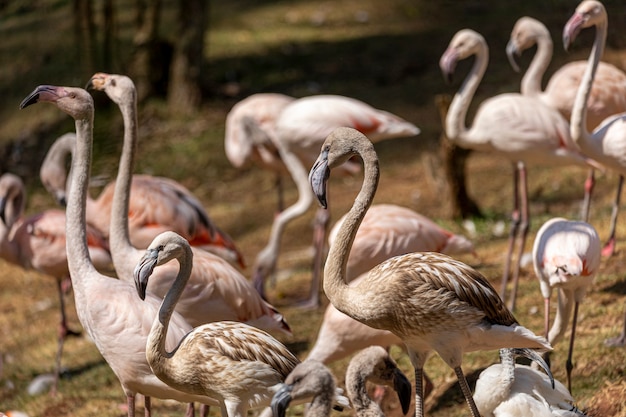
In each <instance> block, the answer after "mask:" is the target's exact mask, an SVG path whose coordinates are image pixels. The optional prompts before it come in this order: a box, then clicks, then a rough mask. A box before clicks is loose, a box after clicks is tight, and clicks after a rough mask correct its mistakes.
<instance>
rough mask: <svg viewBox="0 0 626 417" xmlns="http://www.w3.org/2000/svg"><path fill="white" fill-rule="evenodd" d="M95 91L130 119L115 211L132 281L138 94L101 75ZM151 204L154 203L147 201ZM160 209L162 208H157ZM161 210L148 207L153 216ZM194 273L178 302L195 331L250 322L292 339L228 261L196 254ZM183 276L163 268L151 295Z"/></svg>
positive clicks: (116, 248) (120, 266)
mask: <svg viewBox="0 0 626 417" xmlns="http://www.w3.org/2000/svg"><path fill="white" fill-rule="evenodd" d="M89 86H91V87H92V88H94V89H96V90H102V91H104V92H105V93H106V94H107V95H108V96H109V97H110V98H111V99H112V100H113V101H114V102H115V103H117V104H118V105H119V106H120V109H121V111H122V114H123V115H124V120H125V126H126V130H125V134H124V145H123V148H122V155H121V157H120V164H119V171H118V175H117V179H116V183H115V187H114V190H115V193H114V196H113V201H112V207H111V233H110V244H111V254H112V256H113V262H114V265H115V270H116V272H117V273H118V275H119V276H120V277H123V278H126V277H132V273H133V271H134V268H135V266H136V265H137V262H138V261H139V259H141V257H142V255H143V251H141V250H139V249H137V248H135V247H134V246H133V245H132V243H131V241H130V237H129V221H128V216H127V215H126V214H127V213H128V212H129V204H130V202H129V198H130V197H129V193H130V192H131V191H132V190H131V188H132V187H131V177H132V171H133V163H134V157H135V153H136V151H137V119H136V111H135V109H136V99H135V97H136V90H135V85H134V83H133V82H132V80H131V79H130V78H129V77H127V76H124V75H117V74H104V73H97V74H95V75H94V76H93V77H92V78H91V80H90V81H89ZM144 203H145V204H149V202H147V201H145V202H144ZM155 204H156V203H155ZM153 209H155V207H152V208H150V207H148V208H146V210H147V211H150V210H153ZM193 251H194V259H193V269H192V274H191V277H190V282H189V285H187V286H186V287H185V289H184V292H183V294H182V296H181V299H180V300H179V302H178V303H177V308H176V311H177V312H178V313H180V314H181V315H182V316H183V317H184V318H185V320H187V322H188V323H189V324H190V325H191V326H199V325H201V324H204V323H208V322H212V321H221V320H233V321H242V322H247V323H248V324H251V325H255V326H257V327H260V328H262V329H265V330H267V331H279V332H282V333H286V334H291V330H290V328H289V325H288V324H287V323H286V321H285V320H284V318H283V316H282V315H281V314H279V313H278V312H277V311H276V309H275V308H274V307H273V306H271V305H270V304H269V303H267V302H266V301H264V300H263V299H262V298H261V297H260V296H259V294H258V293H257V291H256V290H255V289H254V287H253V286H252V285H251V284H250V282H249V281H248V280H247V279H246V278H245V277H244V276H243V275H242V274H241V273H240V272H239V271H238V270H237V269H236V268H235V267H233V266H232V265H230V264H229V263H228V262H227V261H225V260H224V259H222V258H220V257H218V256H215V255H213V254H212V253H208V252H206V251H203V250H198V249H193ZM177 274H178V269H177V268H176V266H175V265H174V264H173V263H172V264H171V265H166V266H164V267H162V268H159V269H158V270H157V271H156V272H155V273H154V275H153V276H152V279H151V281H150V282H151V285H150V288H149V290H150V291H151V292H152V293H154V294H155V295H157V296H159V297H164V296H165V295H166V294H167V292H168V290H169V288H170V287H171V285H172V282H173V281H174V279H175V278H176V275H177Z"/></svg>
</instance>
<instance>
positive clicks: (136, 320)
mask: <svg viewBox="0 0 626 417" xmlns="http://www.w3.org/2000/svg"><path fill="white" fill-rule="evenodd" d="M39 102H50V103H52V104H55V105H56V106H57V107H58V108H59V109H60V110H62V111H63V112H65V113H67V114H68V115H69V116H71V117H72V118H73V119H74V120H75V125H76V147H75V150H74V158H73V159H72V167H71V171H70V172H71V174H70V183H71V185H70V190H69V193H68V200H67V209H66V219H67V220H66V234H67V240H66V248H67V264H68V268H69V272H70V276H71V277H72V284H73V289H74V298H75V302H76V311H77V313H78V319H79V321H80V323H81V324H82V326H83V328H84V329H85V330H86V332H87V334H88V335H89V336H90V338H91V339H92V340H93V341H94V342H95V344H96V347H97V348H98V350H99V351H100V353H101V354H102V356H103V357H104V359H105V360H106V361H107V363H108V364H109V366H110V367H111V369H112V370H113V372H114V373H115V375H116V376H117V378H118V379H119V381H120V384H121V385H122V389H123V390H124V393H125V394H126V399H127V404H128V417H134V415H135V396H136V394H138V393H139V394H142V395H144V396H145V405H146V408H145V414H146V416H150V414H151V410H150V397H156V398H169V399H174V400H178V401H184V402H187V403H191V402H200V403H203V404H207V405H217V404H218V403H217V401H216V400H214V399H212V398H209V397H206V396H202V395H191V394H187V393H184V392H181V391H178V390H175V389H174V388H171V387H170V386H169V385H167V384H165V383H164V382H162V381H161V380H159V379H158V378H157V377H156V376H155V375H154V373H153V372H152V370H151V369H150V366H149V365H148V361H147V359H146V350H145V348H146V341H147V339H148V334H149V332H150V326H151V322H152V320H153V318H154V316H155V315H156V314H157V312H158V309H159V305H160V303H161V300H160V299H159V298H158V297H156V296H155V295H153V294H150V293H148V294H147V295H146V299H145V301H144V302H143V303H138V302H137V301H138V300H137V293H136V290H135V288H134V286H133V285H132V284H130V283H129V282H127V281H125V280H122V279H119V280H118V279H111V277H108V276H106V275H103V274H101V273H99V272H98V271H97V270H96V269H95V267H94V264H93V263H92V261H91V259H90V257H89V252H88V247H87V229H86V227H87V223H86V217H85V212H86V204H87V193H88V182H89V176H90V169H91V153H92V142H93V115H94V104H93V98H92V97H91V95H90V94H89V93H88V92H87V91H85V90H84V89H82V88H76V87H59V86H52V85H40V86H38V87H37V88H35V90H34V91H33V92H32V93H31V94H29V95H28V96H27V97H26V98H25V99H24V100H23V101H22V103H21V104H20V108H25V107H27V106H30V105H33V104H35V103H39ZM104 294H108V295H110V296H108V297H104V296H103V295H104ZM171 322H172V325H171V326H170V327H171V328H170V333H169V335H170V336H169V338H168V340H167V345H168V347H174V346H176V342H177V341H178V340H180V339H181V338H182V337H183V336H184V335H185V334H186V333H187V332H188V331H189V330H190V329H191V326H190V325H189V324H188V323H187V322H186V321H185V320H184V319H183V318H182V316H180V315H179V314H177V313H174V314H173V315H172V318H171ZM191 411H193V408H192V407H189V408H188V412H191ZM187 415H188V416H189V415H191V414H190V413H188V414H187Z"/></svg>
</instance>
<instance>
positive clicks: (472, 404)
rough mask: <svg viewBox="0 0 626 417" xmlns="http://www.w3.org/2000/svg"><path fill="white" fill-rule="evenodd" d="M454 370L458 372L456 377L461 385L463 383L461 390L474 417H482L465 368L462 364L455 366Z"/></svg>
mask: <svg viewBox="0 0 626 417" xmlns="http://www.w3.org/2000/svg"><path fill="white" fill-rule="evenodd" d="M454 372H455V373H456V377H457V379H458V380H459V385H461V391H462V392H463V396H464V397H465V401H467V405H468V406H469V408H470V411H471V413H472V417H480V413H479V412H478V407H476V403H475V402H474V397H473V396H472V390H471V389H470V387H469V385H468V383H467V379H466V378H465V375H464V374H463V369H461V367H460V366H457V367H455V368H454Z"/></svg>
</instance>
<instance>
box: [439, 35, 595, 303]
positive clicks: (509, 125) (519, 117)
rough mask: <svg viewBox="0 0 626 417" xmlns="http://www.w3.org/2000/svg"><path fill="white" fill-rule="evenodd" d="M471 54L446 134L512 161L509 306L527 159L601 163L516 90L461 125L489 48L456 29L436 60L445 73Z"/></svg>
mask: <svg viewBox="0 0 626 417" xmlns="http://www.w3.org/2000/svg"><path fill="white" fill-rule="evenodd" d="M471 56H475V57H476V58H475V61H474V64H473V66H472V69H471V71H470V73H469V74H468V75H467V77H466V79H465V81H464V82H463V85H462V86H461V88H460V89H459V91H458V92H457V93H456V95H455V96H454V99H453V100H452V103H451V105H450V109H449V111H448V115H447V117H446V134H447V136H448V138H450V140H452V141H453V142H455V143H456V144H458V145H459V146H461V147H466V148H470V149H474V150H478V151H486V152H491V153H494V154H496V155H498V156H500V157H503V158H507V159H508V160H510V161H511V162H512V163H513V168H514V175H513V197H514V202H513V215H512V221H513V223H512V225H511V230H510V235H509V245H508V248H507V254H506V260H505V266H504V274H503V278H502V289H501V291H500V294H501V295H502V297H504V294H505V291H506V286H507V283H508V278H509V273H510V269H511V259H512V253H513V250H514V247H515V241H516V238H517V234H518V229H519V234H520V236H519V237H520V239H519V240H520V243H519V246H518V252H517V256H516V260H515V263H514V268H513V288H512V291H511V295H510V297H509V307H510V308H511V309H514V307H515V299H516V295H517V282H518V278H519V268H520V258H521V256H522V254H523V253H524V246H525V242H526V237H527V234H528V228H529V213H528V187H527V183H526V163H527V162H547V163H550V164H551V165H564V164H577V165H581V166H590V165H591V166H594V165H595V167H596V168H601V166H599V165H597V164H596V163H594V161H591V160H590V159H589V158H587V157H586V156H584V155H583V154H582V153H581V152H580V151H579V150H578V148H577V147H576V146H575V144H574V142H573V141H572V140H571V138H570V135H569V126H568V124H567V121H565V119H563V117H561V115H560V114H559V112H558V111H557V110H556V109H554V108H552V107H550V106H548V105H546V104H544V103H543V102H542V101H541V100H538V99H536V98H532V97H527V96H523V95H521V94H516V93H508V94H499V95H497V96H494V97H491V98H490V99H487V100H485V101H484V102H482V104H481V106H480V107H479V109H478V111H477V112H476V116H475V117H474V121H473V123H472V127H471V128H468V127H466V126H465V117H466V115H467V111H468V108H469V105H470V102H471V100H472V97H473V96H474V93H475V92H476V89H477V88H478V84H479V83H480V81H481V79H482V77H483V75H484V73H485V70H486V68H487V63H488V61H489V48H488V47H487V42H486V41H485V39H484V38H483V37H482V36H481V35H480V34H478V33H477V32H475V31H473V30H470V29H463V30H460V31H459V32H457V33H456V34H455V35H454V37H453V38H452V40H451V41H450V44H449V46H448V48H447V49H446V51H445V52H444V54H443V55H442V57H441V60H440V61H439V65H440V67H441V70H442V71H443V73H444V74H445V75H448V76H450V75H451V74H452V73H453V72H454V69H455V67H456V64H457V62H458V61H460V60H463V59H467V58H469V57H471Z"/></svg>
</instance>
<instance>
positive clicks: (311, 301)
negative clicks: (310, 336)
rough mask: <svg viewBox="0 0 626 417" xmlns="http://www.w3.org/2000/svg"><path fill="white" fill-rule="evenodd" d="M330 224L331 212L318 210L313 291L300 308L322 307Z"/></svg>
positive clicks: (299, 305) (315, 224)
mask: <svg viewBox="0 0 626 417" xmlns="http://www.w3.org/2000/svg"><path fill="white" fill-rule="evenodd" d="M329 223H330V211H329V210H328V209H323V208H321V207H320V208H318V209H317V212H316V213H315V223H314V228H313V250H314V255H313V275H312V277H311V290H310V292H309V298H308V299H307V300H305V301H304V302H302V303H299V304H298V307H300V308H302V309H307V310H311V309H316V308H318V307H319V306H320V281H321V280H320V277H321V276H322V264H323V263H324V242H325V241H326V234H327V230H328V225H329Z"/></svg>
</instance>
